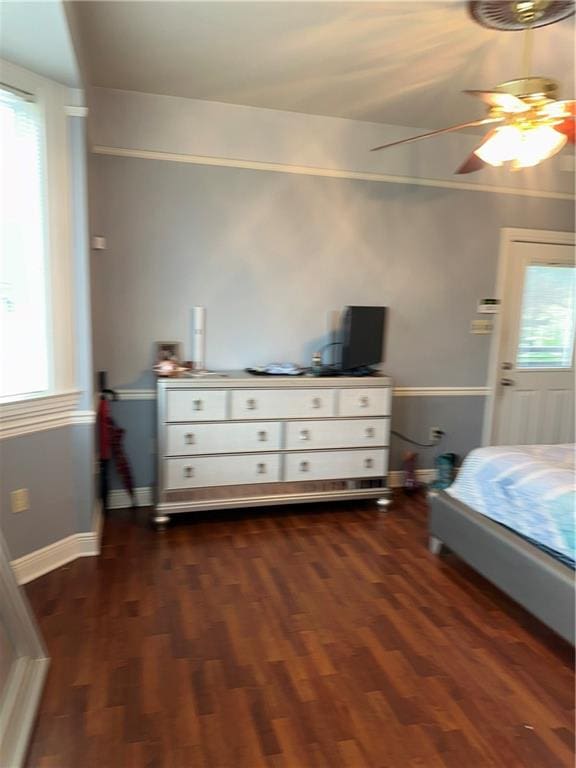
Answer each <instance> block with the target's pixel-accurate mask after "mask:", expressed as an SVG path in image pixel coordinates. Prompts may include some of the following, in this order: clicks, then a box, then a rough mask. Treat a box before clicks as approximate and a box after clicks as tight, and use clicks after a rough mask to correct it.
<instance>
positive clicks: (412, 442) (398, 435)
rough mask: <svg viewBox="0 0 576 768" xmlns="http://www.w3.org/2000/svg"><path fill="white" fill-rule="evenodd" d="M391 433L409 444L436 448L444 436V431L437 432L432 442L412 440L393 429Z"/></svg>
mask: <svg viewBox="0 0 576 768" xmlns="http://www.w3.org/2000/svg"><path fill="white" fill-rule="evenodd" d="M390 431H391V433H392V434H393V435H394V436H395V437H399V438H400V440H404V441H405V442H407V443H410V444H411V445H417V446H418V447H419V448H436V446H437V445H440V443H441V442H442V438H443V437H444V432H440V431H439V432H438V439H437V440H435V441H434V442H433V443H419V442H418V441H417V440H412V438H410V437H406V435H403V434H402V433H401V432H396V430H395V429H392V430H390Z"/></svg>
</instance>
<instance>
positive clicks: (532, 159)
mask: <svg viewBox="0 0 576 768" xmlns="http://www.w3.org/2000/svg"><path fill="white" fill-rule="evenodd" d="M566 141H567V138H566V136H564V134H562V133H559V132H558V131H555V130H554V129H553V128H552V127H551V126H549V125H538V126H536V127H535V128H530V129H529V130H527V131H522V139H521V141H520V143H519V145H518V147H517V151H516V157H515V158H514V159H513V161H512V167H513V168H516V169H519V168H530V167H532V166H534V165H538V163H541V162H542V161H543V160H547V159H548V158H549V157H553V156H554V155H555V154H557V153H558V152H560V150H561V149H562V147H563V146H564V145H565V144H566Z"/></svg>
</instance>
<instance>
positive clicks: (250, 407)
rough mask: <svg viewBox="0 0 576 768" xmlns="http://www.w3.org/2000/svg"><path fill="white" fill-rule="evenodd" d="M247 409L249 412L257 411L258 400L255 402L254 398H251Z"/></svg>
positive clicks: (247, 402)
mask: <svg viewBox="0 0 576 768" xmlns="http://www.w3.org/2000/svg"><path fill="white" fill-rule="evenodd" d="M246 408H247V409H248V410H249V411H255V410H256V400H254V398H253V397H251V398H250V399H249V400H246Z"/></svg>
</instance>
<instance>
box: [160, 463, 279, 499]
mask: <svg viewBox="0 0 576 768" xmlns="http://www.w3.org/2000/svg"><path fill="white" fill-rule="evenodd" d="M279 480H280V456H279V455H278V454H267V455H266V456H201V457H199V458H188V459H166V460H165V461H164V487H165V489H166V490H168V491H170V490H176V489H177V488H208V487H211V486H220V485H245V484H250V483H276V482H278V481H279Z"/></svg>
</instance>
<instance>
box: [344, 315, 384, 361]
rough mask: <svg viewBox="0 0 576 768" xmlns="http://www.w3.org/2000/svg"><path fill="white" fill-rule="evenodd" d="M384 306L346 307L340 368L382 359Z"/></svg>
mask: <svg viewBox="0 0 576 768" xmlns="http://www.w3.org/2000/svg"><path fill="white" fill-rule="evenodd" d="M385 319H386V307H347V308H346V310H345V313H344V319H343V323H342V369H343V370H345V371H348V370H351V369H354V368H362V367H364V366H369V365H377V364H378V363H381V362H382V361H383V360H384V323H385Z"/></svg>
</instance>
